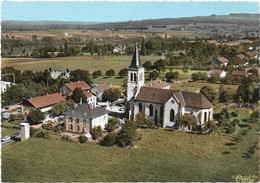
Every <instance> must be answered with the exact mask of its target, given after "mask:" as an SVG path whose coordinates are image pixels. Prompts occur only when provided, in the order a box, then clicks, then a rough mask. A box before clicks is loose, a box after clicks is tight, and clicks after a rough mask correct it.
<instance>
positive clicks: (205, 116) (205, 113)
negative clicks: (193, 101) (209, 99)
mask: <svg viewBox="0 0 260 183" xmlns="http://www.w3.org/2000/svg"><path fill="white" fill-rule="evenodd" d="M207 121H208V120H207V112H204V122H207Z"/></svg>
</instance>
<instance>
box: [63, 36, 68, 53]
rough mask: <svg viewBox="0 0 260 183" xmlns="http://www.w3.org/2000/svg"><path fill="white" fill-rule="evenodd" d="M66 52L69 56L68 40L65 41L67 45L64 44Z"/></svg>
mask: <svg viewBox="0 0 260 183" xmlns="http://www.w3.org/2000/svg"><path fill="white" fill-rule="evenodd" d="M64 51H65V53H66V55H67V53H68V41H67V40H65V43H64Z"/></svg>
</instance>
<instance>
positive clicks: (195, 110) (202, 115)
mask: <svg viewBox="0 0 260 183" xmlns="http://www.w3.org/2000/svg"><path fill="white" fill-rule="evenodd" d="M191 112H192V113H193V114H194V115H195V116H197V118H198V119H199V121H200V122H201V124H204V123H205V119H204V118H205V112H206V114H207V119H206V121H208V120H212V119H213V108H210V109H198V108H193V107H185V111H184V113H182V114H185V113H188V114H190V113H191Z"/></svg>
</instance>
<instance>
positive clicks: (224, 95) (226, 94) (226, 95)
mask: <svg viewBox="0 0 260 183" xmlns="http://www.w3.org/2000/svg"><path fill="white" fill-rule="evenodd" d="M234 96H235V92H234V91H233V90H232V89H230V88H223V89H221V90H220V93H219V102H233V100H234Z"/></svg>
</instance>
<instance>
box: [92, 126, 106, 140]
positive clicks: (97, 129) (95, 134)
mask: <svg viewBox="0 0 260 183" xmlns="http://www.w3.org/2000/svg"><path fill="white" fill-rule="evenodd" d="M102 132H103V130H102V128H101V126H95V127H94V128H93V129H92V130H91V131H90V134H91V135H92V138H93V140H96V139H97V138H99V137H100V136H101V135H102Z"/></svg>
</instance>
